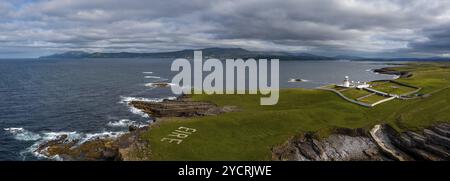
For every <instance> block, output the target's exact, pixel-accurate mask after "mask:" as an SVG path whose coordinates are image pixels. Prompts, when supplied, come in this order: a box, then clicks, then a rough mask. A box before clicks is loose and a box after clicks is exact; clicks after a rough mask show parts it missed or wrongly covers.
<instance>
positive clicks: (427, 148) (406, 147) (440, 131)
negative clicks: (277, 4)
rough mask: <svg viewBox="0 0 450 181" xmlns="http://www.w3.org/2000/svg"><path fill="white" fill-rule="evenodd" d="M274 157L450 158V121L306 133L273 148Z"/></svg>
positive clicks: (285, 158)
mask: <svg viewBox="0 0 450 181" xmlns="http://www.w3.org/2000/svg"><path fill="white" fill-rule="evenodd" d="M272 159H273V160H290V161H293V160H297V161H308V160H311V161H351V160H358V161H360V160H365V161H381V160H398V161H414V160H430V161H438V160H450V124H447V123H442V124H437V125H435V126H432V127H430V128H428V129H424V130H423V131H421V132H413V131H406V132H403V133H399V132H397V131H395V130H394V129H393V128H391V127H390V126H389V125H375V126H374V127H373V128H372V129H371V130H370V131H364V130H362V129H337V131H336V133H335V134H331V135H330V136H329V137H327V138H318V137H317V136H316V135H315V134H314V133H305V134H301V135H297V136H294V137H292V138H291V139H289V140H288V141H287V142H285V143H284V144H282V145H279V146H276V147H274V148H273V149H272Z"/></svg>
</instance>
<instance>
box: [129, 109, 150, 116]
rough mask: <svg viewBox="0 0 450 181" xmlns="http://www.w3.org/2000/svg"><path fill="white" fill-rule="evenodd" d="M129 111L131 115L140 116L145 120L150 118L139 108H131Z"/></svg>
mask: <svg viewBox="0 0 450 181" xmlns="http://www.w3.org/2000/svg"><path fill="white" fill-rule="evenodd" d="M129 110H130V112H131V113H133V114H136V115H139V116H141V117H143V118H150V116H149V115H148V114H147V113H145V112H144V111H142V110H140V109H138V108H135V107H133V106H130V107H129Z"/></svg>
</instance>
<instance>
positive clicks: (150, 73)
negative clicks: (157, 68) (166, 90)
mask: <svg viewBox="0 0 450 181" xmlns="http://www.w3.org/2000/svg"><path fill="white" fill-rule="evenodd" d="M142 73H143V74H153V72H142Z"/></svg>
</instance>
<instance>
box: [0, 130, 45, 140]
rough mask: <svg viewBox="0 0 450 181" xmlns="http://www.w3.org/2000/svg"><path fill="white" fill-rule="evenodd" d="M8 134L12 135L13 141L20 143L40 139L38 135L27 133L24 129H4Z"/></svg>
mask: <svg viewBox="0 0 450 181" xmlns="http://www.w3.org/2000/svg"><path fill="white" fill-rule="evenodd" d="M3 130H5V131H7V132H8V133H9V134H11V135H14V139H16V140H20V141H36V140H38V139H41V136H40V135H39V134H36V133H33V132H31V131H27V130H26V129H24V128H4V129H3Z"/></svg>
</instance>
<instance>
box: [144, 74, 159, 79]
mask: <svg viewBox="0 0 450 181" xmlns="http://www.w3.org/2000/svg"><path fill="white" fill-rule="evenodd" d="M144 78H146V79H160V78H161V77H158V76H151V75H148V76H144Z"/></svg>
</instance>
